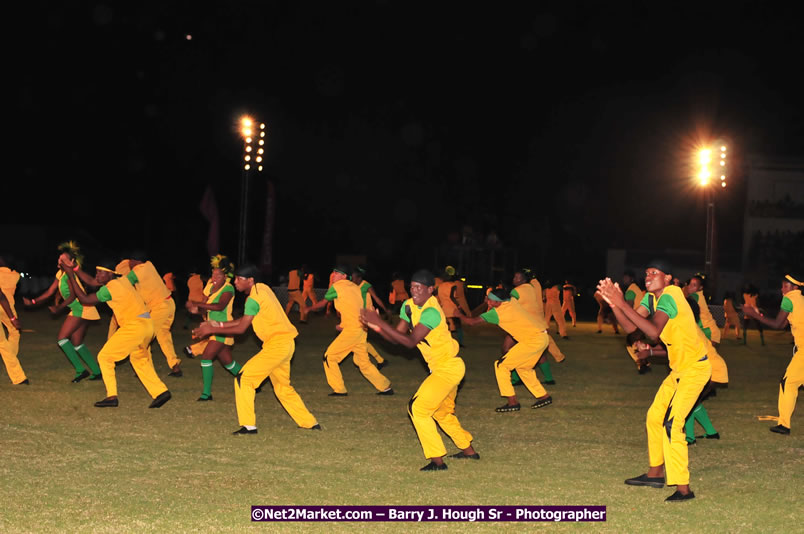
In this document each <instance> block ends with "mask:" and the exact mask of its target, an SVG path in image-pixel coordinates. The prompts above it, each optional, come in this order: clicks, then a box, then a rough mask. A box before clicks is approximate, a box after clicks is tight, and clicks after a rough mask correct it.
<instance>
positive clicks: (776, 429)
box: [768, 425, 790, 436]
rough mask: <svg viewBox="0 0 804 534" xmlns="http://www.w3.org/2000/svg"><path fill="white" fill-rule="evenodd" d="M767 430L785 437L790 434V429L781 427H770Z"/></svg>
mask: <svg viewBox="0 0 804 534" xmlns="http://www.w3.org/2000/svg"><path fill="white" fill-rule="evenodd" d="M768 430H770V431H771V432H775V433H777V434H784V435H785V436H787V435H789V434H790V429H789V428H787V427H786V426H782V425H776V426H772V427H770V428H769V429H768Z"/></svg>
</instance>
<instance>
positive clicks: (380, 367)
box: [377, 360, 388, 371]
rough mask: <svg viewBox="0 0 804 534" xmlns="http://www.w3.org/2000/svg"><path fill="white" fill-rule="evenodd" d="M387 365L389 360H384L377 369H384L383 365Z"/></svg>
mask: <svg viewBox="0 0 804 534" xmlns="http://www.w3.org/2000/svg"><path fill="white" fill-rule="evenodd" d="M387 365H388V360H383V362H382V363H378V364H377V370H378V371H379V370H380V369H382V368H383V367H385V366H387Z"/></svg>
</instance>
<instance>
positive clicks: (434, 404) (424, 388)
mask: <svg viewBox="0 0 804 534" xmlns="http://www.w3.org/2000/svg"><path fill="white" fill-rule="evenodd" d="M400 317H401V318H402V320H404V321H407V322H408V323H410V326H411V328H415V327H416V325H418V324H419V323H422V324H424V325H425V326H427V327H428V328H429V329H430V332H429V333H428V334H427V335H426V336H425V337H424V340H423V341H422V342H420V343H419V344H418V345H417V348H418V349H419V351H420V352H421V353H422V357H424V361H425V362H427V366H428V367H429V369H430V374H429V375H428V377H427V378H425V379H424V382H422V384H421V386H419V389H418V390H416V393H414V394H413V397H411V399H410V402H408V415H409V416H410V420H411V422H412V423H413V428H415V429H416V435H417V436H418V437H419V442H420V443H421V445H422V450H423V452H424V457H425V458H440V457H442V456H444V455H445V454H447V449H446V448H445V447H444V441H443V440H442V439H441V436H440V435H439V434H438V428H437V426H436V423H438V426H440V427H441V429H442V430H443V431H444V432H446V434H447V435H448V436H449V437H450V439H452V441H453V442H454V443H455V445H456V446H457V447H458V448H459V449H461V450H463V449H466V448H468V447H469V446H470V445H471V444H472V439H473V438H472V435H471V434H470V433H469V432H467V431H466V430H464V428H463V427H462V426H461V423H460V421H458V418H457V417H456V416H455V397H456V396H457V395H458V384H460V383H461V380H463V377H464V374H465V373H466V366H465V365H464V363H463V360H462V359H461V358H460V357H459V356H458V350H459V348H458V342H457V341H455V339H454V338H453V337H452V334H450V332H449V328H448V327H447V320H446V317H445V316H444V312H443V311H442V310H441V307H440V306H439V305H438V299H436V297H434V296H431V297H430V298H429V299H427V301H426V302H425V303H424V304H423V305H422V306H417V305H416V304H415V303H414V302H413V300H412V299H408V300H406V301H404V302H403V303H402V309H401V310H400ZM509 381H510V379H509Z"/></svg>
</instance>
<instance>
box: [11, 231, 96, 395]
mask: <svg viewBox="0 0 804 534" xmlns="http://www.w3.org/2000/svg"><path fill="white" fill-rule="evenodd" d="M58 249H59V252H61V256H62V258H63V259H65V260H67V261H71V262H75V263H76V265H81V262H82V261H83V257H82V256H81V252H80V250H79V246H78V244H77V243H75V242H74V241H67V242H66V243H62V244H61V245H59V247H58ZM62 258H60V260H61V259H62ZM79 272H80V271H79ZM94 283H95V282H94V281H93V284H94ZM78 285H79V286H81V283H80V282H78ZM81 289H83V286H82V287H81ZM57 292H58V296H60V297H61V301H60V302H59V303H58V304H53V305H52V306H49V309H50V311H51V312H52V313H54V314H55V313H58V312H60V311H61V310H63V309H64V308H65V307H67V308H69V309H70V313H69V314H68V315H67V317H65V318H64V322H63V323H62V325H61V327H60V328H59V333H58V334H57V337H56V343H57V344H58V345H59V348H60V349H61V351H62V352H63V353H64V355H65V356H67V359H68V360H69V361H70V363H71V364H72V365H73V368H74V369H75V376H74V377H73V380H72V382H73V383H78V382H80V381H81V380H83V379H85V378H89V379H90V380H100V377H101V370H100V367H99V366H98V362H97V360H96V359H95V356H94V355H93V354H92V353H91V352H90V350H89V349H88V348H87V346H86V345H84V337H85V336H86V332H87V328H88V327H89V324H90V321H97V320H99V319H100V315H99V314H98V310H96V309H95V307H94V306H84V305H83V304H82V303H81V302H79V301H78V300H77V299H76V296H75V293H74V292H73V291H72V290H71V289H70V286H69V284H68V280H67V278H66V277H65V276H64V271H63V270H61V269H59V270H58V271H57V272H56V279H55V280H54V281H53V283H52V284H50V287H49V288H48V289H47V290H45V292H44V293H42V294H41V295H39V296H38V297H36V298H34V299H27V298H25V299H22V301H23V303H24V304H25V306H36V305H37V304H40V303H42V302H46V301H47V300H48V299H49V298H50V297H52V296H53V295H54V294H56V293H57Z"/></svg>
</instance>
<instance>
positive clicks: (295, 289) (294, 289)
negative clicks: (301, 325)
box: [285, 269, 307, 321]
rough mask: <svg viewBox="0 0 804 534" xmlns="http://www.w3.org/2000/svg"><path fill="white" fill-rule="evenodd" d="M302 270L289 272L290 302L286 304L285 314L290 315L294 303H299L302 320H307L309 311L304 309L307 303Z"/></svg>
mask: <svg viewBox="0 0 804 534" xmlns="http://www.w3.org/2000/svg"><path fill="white" fill-rule="evenodd" d="M300 273H301V271H299V270H296V269H293V270H291V271H290V272H289V273H288V303H287V305H286V306H285V315H290V310H292V309H293V305H294V304H298V305H299V315H300V316H301V319H300V320H301V321H306V320H307V312H305V311H304V308H305V304H304V299H303V298H302V287H301V275H300Z"/></svg>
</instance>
